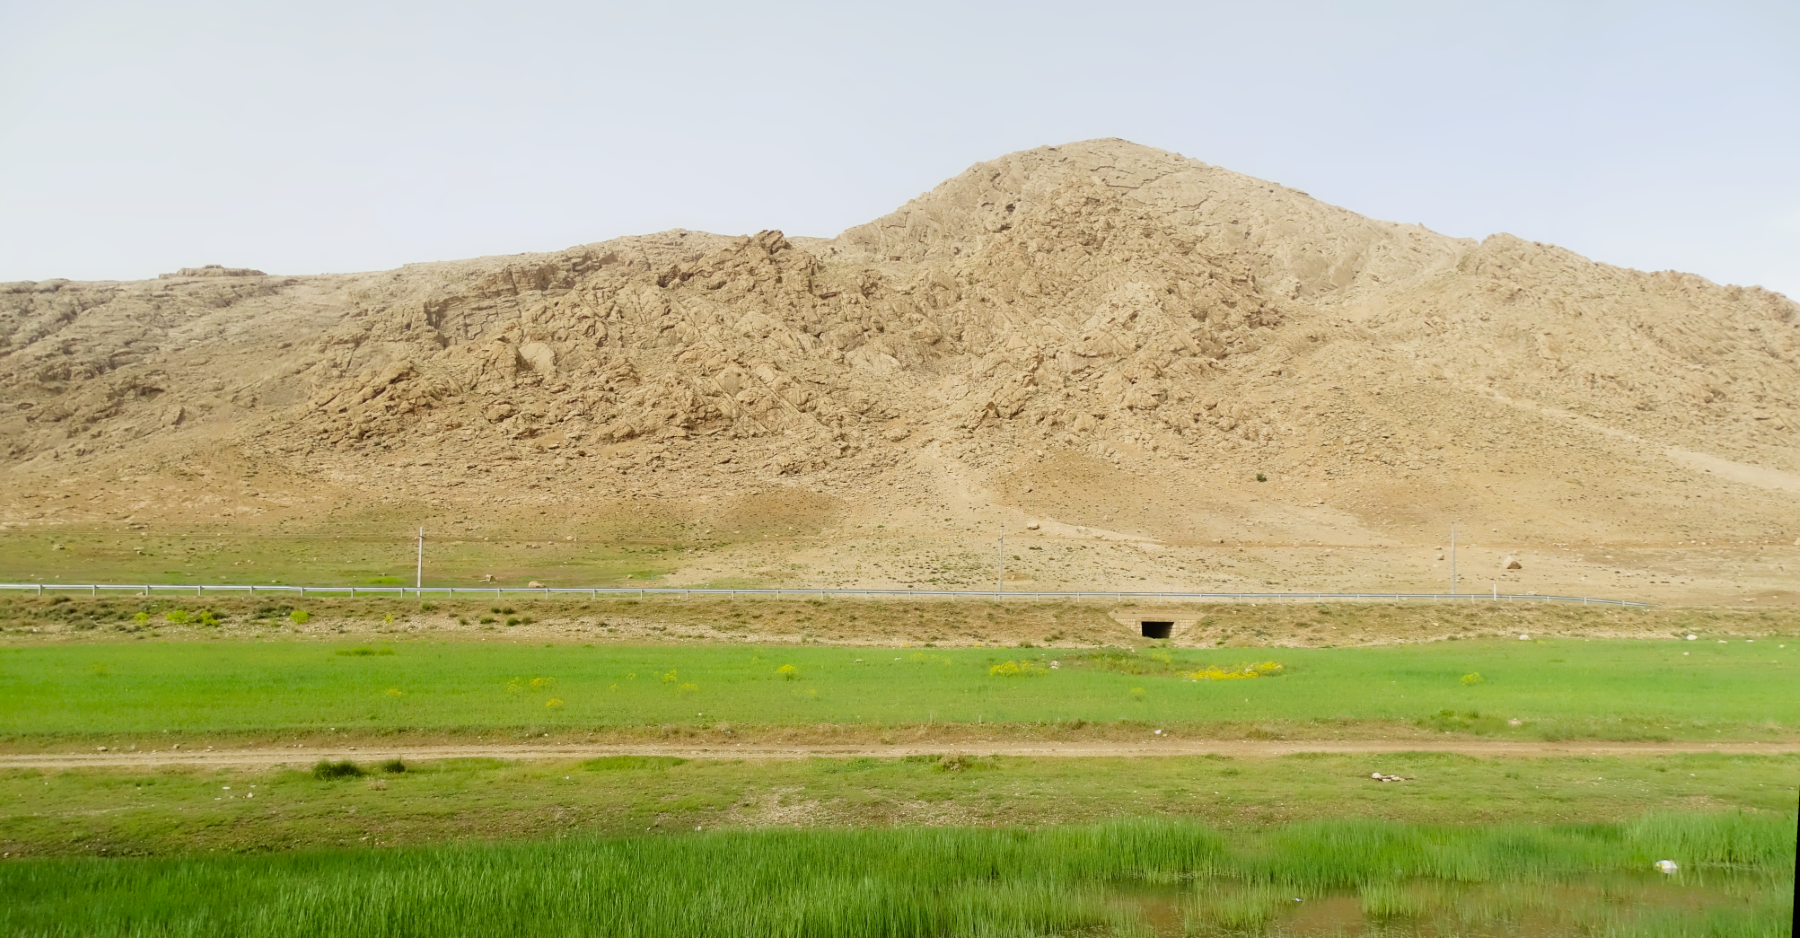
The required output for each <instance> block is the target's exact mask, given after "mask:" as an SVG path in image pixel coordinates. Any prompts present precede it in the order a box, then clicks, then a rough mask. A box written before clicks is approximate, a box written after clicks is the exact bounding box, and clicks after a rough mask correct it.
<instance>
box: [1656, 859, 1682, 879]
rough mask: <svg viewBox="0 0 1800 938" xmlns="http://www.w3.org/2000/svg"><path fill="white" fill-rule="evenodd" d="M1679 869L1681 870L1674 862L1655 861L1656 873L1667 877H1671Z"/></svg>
mask: <svg viewBox="0 0 1800 938" xmlns="http://www.w3.org/2000/svg"><path fill="white" fill-rule="evenodd" d="M1680 869H1681V867H1680V866H1677V865H1676V864H1675V861H1674V860H1658V861H1656V871H1657V872H1658V873H1662V874H1665V875H1668V876H1673V875H1675V873H1676V872H1678V871H1679V870H1680Z"/></svg>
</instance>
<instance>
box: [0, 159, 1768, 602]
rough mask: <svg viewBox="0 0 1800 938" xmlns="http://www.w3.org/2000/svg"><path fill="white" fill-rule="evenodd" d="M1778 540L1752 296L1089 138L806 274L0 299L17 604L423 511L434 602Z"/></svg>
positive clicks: (1421, 567)
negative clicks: (471, 590)
mask: <svg viewBox="0 0 1800 938" xmlns="http://www.w3.org/2000/svg"><path fill="white" fill-rule="evenodd" d="M1797 518H1800V306H1797V305H1796V304H1795V303H1793V302H1792V301H1791V300H1789V299H1788V298H1786V297H1782V296H1780V295H1777V294H1772V293H1768V292H1766V291H1762V290H1759V289H1755V288H1748V289H1746V288H1741V287H1735V286H1722V285H1718V284H1713V283H1709V282H1707V281H1705V280H1703V279H1701V278H1698V277H1694V276H1691V275H1687V274H1680V273H1674V272H1657V273H1644V272H1640V271H1631V270H1622V269H1618V268H1613V267H1608V266H1606V265H1603V264H1597V263H1594V262H1591V261H1588V260H1587V259H1585V258H1582V257H1579V256H1577V255H1574V254H1572V253H1570V252H1568V251H1565V250H1562V249H1559V248H1556V247H1554V246H1550V245H1544V244H1538V243H1533V242H1528V241H1524V240H1521V239H1519V238H1515V237H1512V236H1508V235H1496V236H1494V237H1491V238H1489V239H1487V240H1486V241H1483V242H1481V243H1476V242H1472V241H1466V240H1459V239H1454V238H1449V237H1445V236H1443V235H1439V234H1437V233H1435V232H1431V231H1429V230H1426V229H1424V228H1421V227H1419V226H1416V225H1405V224H1394V223H1389V222H1382V221H1377V220H1372V219H1368V218H1364V217H1362V216H1359V215H1356V214H1354V213H1352V212H1350V211H1347V210H1345V209H1342V208H1339V207H1336V206H1331V205H1326V204H1324V203H1320V202H1318V201H1316V200H1314V199H1312V198H1310V197H1309V196H1307V195H1306V194H1305V193H1301V192H1296V191H1293V190H1290V189H1286V188H1284V187H1282V186H1279V185H1276V184H1274V183H1269V182H1265V181H1262V180H1256V179H1252V178H1249V177H1245V176H1241V175H1239V174H1235V173H1231V172H1229V171H1226V170H1223V169H1220V168H1218V167H1214V166H1208V165H1206V164H1204V163H1201V162H1199V161H1196V160H1191V159H1185V158H1183V157H1180V156H1178V155H1176V154H1171V153H1166V152H1163V151H1159V150H1154V149H1151V148H1148V147H1142V146H1137V145H1134V144H1130V143H1126V142H1124V141H1118V140H1101V141H1087V142H1083V143H1078V144H1070V145H1068V146H1063V147H1042V148H1039V149H1036V150H1031V151H1025V152H1021V153H1016V154H1012V155H1009V156H1006V157H1002V158H1000V159H998V160H993V161H990V162H987V163H982V164H979V165H977V166H975V167H972V168H971V169H970V170H969V171H967V172H965V173H963V174H962V175H959V176H957V177H956V178H954V179H951V180H948V181H946V182H945V183H944V184H943V185H941V186H939V187H938V188H937V189H935V190H933V191H932V192H930V193H926V194H924V195H921V196H920V197H919V198H918V199H916V200H914V201H913V202H911V203H908V204H907V205H906V206H903V207H902V208H900V209H899V210H897V211H896V212H894V213H893V214H891V215H889V216H886V217H884V218H881V219H877V220H876V221H873V222H871V223H869V224H867V225H864V226H859V227H857V228H853V229H851V230H849V231H846V232H844V233H843V234H841V235H839V236H838V237H836V238H833V239H829V240H827V239H808V238H786V237H783V236H782V235H781V234H780V233H779V232H764V233H761V234H758V235H756V236H754V237H743V238H729V237H724V236H719V235H710V234H705V233H701V232H689V231H670V232H664V233H662V234H658V235H647V236H642V237H631V238H623V239H618V240H615V241H610V242H605V243H602V244H594V245H587V246H581V247H576V248H571V249H569V250H567V251H563V252H557V253H553V254H542V255H515V256H511V257H497V258H482V259H475V260H468V261H454V262H444V263H434V264H417V265H410V266H408V267H405V268H402V269H401V270H398V271H388V272H380V273H371V274H354V275H330V276H309V277H280V276H262V275H259V274H257V273H256V272H254V271H236V272H233V271H222V270H221V271H212V272H207V271H203V270H196V271H188V272H186V273H184V274H183V275H180V276H173V277H170V278H167V279H162V280H157V281H147V282H142V283H94V284H82V283H69V282H66V281H47V282H43V283H29V284H12V285H5V286H3V287H0V536H4V537H6V538H8V539H14V540H21V541H28V542H31V543H37V542H36V541H33V540H32V539H33V538H40V539H42V540H43V541H44V543H43V544H42V546H43V548H44V550H45V551H46V553H44V554H42V555H35V554H29V553H28V555H24V556H22V557H20V558H10V557H7V556H0V560H3V561H5V562H6V564H7V565H8V566H9V567H10V568H11V569H13V570H15V571H16V575H19V576H23V577H28V578H29V577H38V578H49V577H54V576H65V575H66V576H77V575H80V572H81V571H80V569H79V568H71V569H70V572H68V573H66V574H65V572H64V571H63V570H62V569H56V570H54V571H51V570H48V568H47V565H48V563H49V561H48V559H47V558H49V557H50V556H51V555H50V554H49V553H48V551H49V550H51V548H52V547H53V546H54V545H53V544H52V543H51V542H52V541H58V542H59V543H60V540H59V539H62V538H64V537H65V536H66V537H68V538H79V539H82V540H83V541H84V544H85V543H86V542H94V543H93V544H89V545H87V546H88V547H92V548H93V549H95V550H98V549H100V548H101V547H102V546H103V547H104V549H105V550H108V551H113V552H115V553H119V554H122V555H123V556H124V558H125V559H126V560H131V558H133V557H135V556H136V554H134V553H133V550H134V548H133V547H132V545H131V543H130V540H131V539H134V538H149V537H151V536H152V535H158V536H160V535H167V534H171V533H174V534H191V535H193V536H195V537H201V538H215V539H218V540H220V541H222V542H224V543H225V544H227V545H228V546H229V547H230V548H231V549H233V550H237V551H240V552H241V554H242V562H243V563H246V564H254V566H253V567H252V568H249V569H256V570H258V571H259V572H261V571H268V572H269V574H270V576H271V577H272V578H277V579H280V578H286V577H288V576H289V570H290V569H291V568H292V567H293V565H296V564H301V563H302V562H303V561H305V560H306V558H307V557H312V558H314V559H318V558H317V555H325V558H326V559H330V557H331V556H334V555H341V554H345V553H346V551H344V550H342V549H341V548H342V546H343V545H342V543H341V541H342V539H344V538H351V539H355V538H367V537H380V538H388V539H391V541H392V543H391V547H392V552H391V553H392V555H393V556H392V557H391V562H389V563H386V564H385V565H384V566H383V567H380V568H377V569H375V570H373V571H370V572H384V573H385V572H393V573H400V572H409V571H410V560H411V552H410V547H411V544H410V540H409V536H410V534H411V532H412V530H413V529H414V528H416V527H417V526H418V525H424V526H426V527H427V528H429V529H430V530H431V531H432V534H433V537H434V538H436V539H438V540H437V543H440V544H443V545H444V547H445V548H446V549H449V550H450V551H451V552H455V551H457V550H462V551H464V553H465V555H466V556H465V557H464V559H463V560H462V561H459V562H458V563H457V564H453V565H448V566H440V567H436V568H434V569H433V574H434V576H436V577H437V578H439V582H454V583H457V584H472V583H478V582H489V580H488V579H487V578H489V577H492V578H494V579H493V580H492V581H493V582H506V583H509V584H513V585H523V583H525V582H527V581H529V580H541V581H544V582H549V583H552V584H553V585H590V584H593V583H595V582H596V581H598V582H602V583H614V582H625V579H626V578H627V577H628V576H634V575H635V573H634V568H633V567H632V566H630V565H629V564H628V563H626V560H627V559H629V558H626V557H625V556H624V555H622V554H621V553H620V551H621V550H622V549H623V548H622V546H621V545H630V544H645V543H650V544H654V545H657V546H658V547H659V548H661V552H660V553H658V554H657V558H656V559H657V563H655V564H652V565H649V566H646V567H640V568H635V569H636V570H637V571H638V572H643V571H649V572H653V573H655V574H656V575H657V576H659V577H661V578H662V579H661V581H660V582H665V583H670V584H699V583H732V582H735V583H746V584H777V585H789V586H798V585H814V586H868V587H907V586H913V587H932V586H936V587H962V588H968V587H975V588H980V587H985V586H988V585H989V584H992V583H995V582H996V581H997V580H998V579H999V571H998V569H997V568H998V567H999V561H1000V559H1001V556H1002V554H1001V552H1000V550H999V545H998V538H999V537H1000V536H1001V535H1003V534H1004V535H1006V537H1007V541H1006V548H1005V553H1004V557H1005V561H1006V573H1005V580H1004V582H1005V583H1006V585H1007V586H1008V587H1009V588H1016V589H1021V590H1030V589H1132V588H1139V589H1168V590H1257V589H1295V590H1332V591H1336V590H1351V591H1354V590H1388V591H1409V592H1410V591H1426V590H1440V589H1444V588H1446V587H1447V586H1448V585H1449V580H1450V570H1449V564H1450V558H1449V556H1447V552H1446V548H1447V547H1448V542H1449V535H1450V529H1451V525H1452V524H1453V523H1458V524H1460V525H1461V531H1462V534H1461V535H1460V538H1459V541H1460V544H1459V551H1458V556H1457V559H1458V561H1459V568H1460V569H1459V574H1460V583H1459V585H1460V586H1461V587H1462V588H1463V589H1464V590H1467V591H1482V590H1484V589H1485V590H1498V591H1501V592H1507V591H1511V592H1538V593H1560V594H1575V595H1599V596H1608V597H1617V598H1634V599H1645V600H1650V601H1655V602H1663V603H1682V604H1707V605H1717V604H1732V605H1738V604H1748V605H1753V606H1766V605H1770V604H1781V605H1789V606H1791V605H1794V604H1796V603H1800V589H1797V588H1796V584H1797V582H1800V543H1797V542H1800V524H1797V523H1796V520H1795V519H1797ZM270 538H287V539H289V541H290V542H292V543H293V544H297V545H302V546H299V547H295V548H294V549H293V550H292V551H289V553H288V555H286V556H284V557H269V556H263V555H261V554H259V553H258V551H257V549H256V548H257V545H259V544H264V543H268V542H269V541H268V539H270ZM100 542H104V544H101V543H100ZM498 542H509V543H513V544H515V545H517V546H520V547H521V548H523V549H522V550H521V551H520V552H519V553H518V555H517V556H513V555H507V556H506V557H502V556H500V555H499V554H497V553H495V552H493V551H489V552H487V553H483V552H482V550H481V549H479V548H483V546H484V545H487V546H492V545H494V544H495V543H498ZM284 543H287V542H284ZM141 546H142V545H141V544H140V545H139V547H141ZM83 549H87V548H86V547H84V548H83ZM0 553H4V552H0ZM145 553H153V552H145ZM170 553H172V552H170ZM601 556H606V557H611V558H613V560H615V561H617V562H616V563H611V565H610V566H607V565H599V566H597V565H596V561H595V558H597V557H601ZM15 559H16V562H14V561H15ZM39 559H43V564H39ZM321 562H323V561H321ZM1515 562H1516V564H1517V566H1514V563H1515ZM388 567H391V568H393V569H391V570H390V569H388ZM652 567H653V568H654V569H653V570H652V569H651V568H652ZM130 569H131V570H132V571H133V573H132V575H133V576H143V577H162V576H165V575H173V574H180V573H182V572H183V571H185V570H187V569H188V568H187V567H186V566H184V562H181V561H179V560H178V559H177V560H176V561H175V562H170V558H169V557H156V558H146V559H145V560H144V562H143V563H142V564H141V565H139V566H136V567H131V568H130ZM309 569H311V568H309ZM319 569H325V568H323V567H321V568H319ZM330 569H332V570H334V571H336V572H337V573H338V574H339V575H349V572H350V571H351V570H353V569H355V565H354V564H347V563H346V564H340V565H338V566H337V567H332V568H330ZM170 571H173V574H171V573H170ZM227 572H229V573H238V572H248V569H246V568H238V569H236V570H230V571H219V574H220V575H223V574H224V573H227ZM646 575H648V574H646ZM212 576H213V574H210V573H209V579H208V581H209V582H216V580H215V579H212ZM294 581H295V580H292V579H291V578H290V582H294Z"/></svg>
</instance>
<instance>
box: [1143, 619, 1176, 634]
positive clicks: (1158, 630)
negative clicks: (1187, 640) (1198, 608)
mask: <svg viewBox="0 0 1800 938" xmlns="http://www.w3.org/2000/svg"><path fill="white" fill-rule="evenodd" d="M1138 626H1139V627H1140V628H1142V629H1143V630H1144V637H1145V638H1168V637H1169V633H1171V632H1173V631H1175V623H1173V622H1152V621H1150V620H1149V619H1144V620H1143V621H1141V622H1139V623H1138Z"/></svg>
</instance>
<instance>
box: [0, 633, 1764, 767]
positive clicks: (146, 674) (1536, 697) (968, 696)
mask: <svg viewBox="0 0 1800 938" xmlns="http://www.w3.org/2000/svg"><path fill="white" fill-rule="evenodd" d="M1797 656H1800V644H1794V643H1790V642H1787V641H1785V640H1779V639H1764V640H1761V641H1753V642H1752V641H1744V640H1741V639H1740V640H1736V641H1733V642H1729V643H1719V642H1714V641H1708V642H1675V641H1663V642H1643V641H1613V640H1595V641H1582V640H1539V641H1530V642H1520V641H1467V642H1438V643H1432V644H1428V645H1405V646H1388V647H1374V648H1314V649H1297V648H1289V649H1254V648H1241V649H1240V648H1226V649H1215V650H1193V649H1158V648H1145V649H1139V650H1131V649H1113V650H1085V651H1082V650H1069V649H1063V650H1055V651H1050V650H1045V649H938V648H923V649H880V648H873V649H854V648H835V647H813V646H802V647H796V646H783V647H755V646H748V647H745V646H739V647H731V646H716V645H709V646H655V647H627V646H610V645H573V644H558V645H523V644H512V643H505V642H498V641H496V642H473V641H462V642H450V643H446V642H427V641H397V642H392V643H388V644H379V643H374V644H361V645H348V644H328V643H321V642H291V641H262V642H242V641H240V642H207V643H201V642H179V643H177V642H140V643H130V644H97V645H81V644H66V645H52V646H36V647H15V648H12V649H8V650H0V734H3V735H4V737H6V738H10V739H12V740H14V741H15V742H18V741H22V740H34V739H35V740H40V741H41V740H44V739H47V738H54V737H69V738H79V739H95V738H105V739H107V740H108V741H110V742H111V743H112V744H114V745H131V744H133V743H135V744H137V745H141V746H144V747H145V748H149V747H151V746H152V745H154V744H155V741H156V739H157V737H158V736H160V735H161V734H166V733H169V734H181V735H182V736H188V737H192V736H196V735H205V734H281V733H317V732H320V731H327V730H337V731H355V732H366V733H388V732H393V731H411V730H426V731H434V732H455V733H470V734H475V733H482V734H488V733H496V732H526V731H531V732H551V731H566V730H577V729H583V730H595V729H611V730H619V729H627V728H632V727H645V726H664V725H669V724H675V725H681V726H702V727H705V726H713V725H716V724H719V723H729V724H733V725H736V726H742V727H768V726H798V725H816V724H821V723H825V724H862V725H873V726H912V725H923V724H942V723H952V724H973V723H978V722H979V723H983V724H987V723H998V724H1050V723H1061V724H1071V723H1074V722H1075V721H1085V722H1089V723H1110V722H1116V721H1126V722H1127V723H1130V724H1154V725H1156V726H1159V727H1165V726H1166V727H1169V728H1173V729H1182V730H1184V731H1191V732H1205V731H1206V730H1207V728H1208V727H1214V728H1217V727H1223V726H1234V727H1241V726H1245V725H1255V724H1259V723H1267V724H1269V725H1270V726H1274V727H1278V728H1279V729H1280V731H1281V732H1284V733H1298V734H1305V733H1307V732H1313V733H1321V734H1335V735H1343V734H1345V733H1347V732H1353V731H1354V730H1355V728H1356V727H1357V725H1359V724H1368V725H1395V724H1399V725H1407V726H1412V727H1415V728H1424V729H1429V730H1431V731H1434V732H1449V733H1468V734H1482V735H1494V736H1500V737H1506V736H1516V737H1521V738H1557V739H1560V738H1571V737H1599V738H1608V739H1707V740H1712V739H1739V738H1742V739H1773V738H1782V739H1785V738H1791V737H1792V736H1793V735H1794V733H1795V729H1796V727H1797V726H1800V695H1796V694H1794V693H1793V687H1794V680H1795V660H1796V657H1797ZM1263 660H1275V661H1278V662H1279V663H1280V664H1281V665H1282V673H1281V674H1280V675H1279V676H1269V677H1258V678H1253V679H1245V680H1200V681H1196V680H1192V679H1191V677H1192V675H1193V673H1194V672H1196V671H1198V670H1202V669H1205V668H1208V667H1219V668H1223V669H1235V668H1238V667H1241V666H1243V665H1245V664H1247V663H1252V662H1257V661H1263ZM1052 661H1056V662H1058V663H1059V664H1060V667H1058V668H1055V669H1051V668H1050V667H1049V664H1050V662H1052ZM1006 662H1013V663H1014V664H1015V665H1018V664H1021V663H1022V664H1025V665H1028V666H1029V667H1027V668H1026V669H1025V670H1026V672H1028V673H1021V674H1016V675H1010V676H1009V675H1007V674H995V673H993V671H994V669H995V667H996V666H1002V670H1003V671H1004V670H1006V669H1005V668H1004V665H1005V663H1006ZM1472 675H1478V676H1479V677H1478V678H1476V677H1472ZM1514 721H1517V722H1516V724H1515V723H1514Z"/></svg>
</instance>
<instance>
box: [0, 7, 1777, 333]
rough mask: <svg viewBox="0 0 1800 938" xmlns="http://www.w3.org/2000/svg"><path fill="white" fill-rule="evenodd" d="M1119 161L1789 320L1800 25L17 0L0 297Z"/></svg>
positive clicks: (766, 211) (9, 73)
mask: <svg viewBox="0 0 1800 938" xmlns="http://www.w3.org/2000/svg"><path fill="white" fill-rule="evenodd" d="M1090 137H1124V138H1127V139H1130V140H1134V141H1137V142H1139V143H1144V144H1149V145H1151V146H1157V147H1162V148H1165V149H1169V150H1175V151H1178V152H1180V153H1182V154H1184V155H1186V156H1191V157H1196V158H1199V159H1202V160H1205V161H1207V162H1209V163H1214V164H1217V165H1220V166H1224V167H1227V168H1230V169H1234V170H1237V171H1240V172H1244V173H1249V174H1251V175H1254V176H1260V177H1263V178H1266V179H1272V180H1275V181H1278V182H1281V183H1284V184H1286V185H1289V186H1293V187H1295V188H1298V189H1303V190H1305V191H1307V192H1309V193H1311V194H1312V195H1313V196H1315V197H1317V198H1320V199H1324V200H1326V201H1328V202H1333V203H1336V204H1338V205H1342V206H1345V207H1347V208H1350V209H1352V210H1354V211H1357V212H1361V213H1363V214H1365V215H1371V216H1374V217H1377V218H1385V219H1392V220H1396V221H1408V222H1415V221H1416V222H1423V223H1425V224H1426V225H1428V226H1430V227H1431V228H1433V229H1435V230H1438V231H1442V232H1447V233H1450V234H1454V235H1462V236H1470V237H1482V236H1485V235H1488V234H1491V233H1493V232H1497V231H1509V232H1512V233H1514V234H1517V235H1520V236H1521V237H1526V238H1531V239H1534V240H1539V241H1549V242H1554V243H1556V244H1560V245H1563V246H1565V247H1569V248H1572V249H1574V250H1576V251H1579V252H1581V253H1583V254H1586V255H1588V256H1590V257H1593V258H1595V259H1597V260H1602V261H1607V262H1609V263H1615V264H1622V265H1626V266H1631V267H1638V268H1644V269H1652V270H1654V269H1663V268H1676V269H1680V270H1688V271H1694V272H1697V273H1700V274H1703V275H1705V276H1707V277H1710V278H1712V279H1714V280H1718V281H1722V282H1729V283H1743V284H1752V283H1755V284H1762V285H1764V286H1767V287H1770V288H1771V289H1778V290H1781V291H1783V292H1785V293H1787V294H1788V295H1790V296H1794V297H1797V298H1800V173H1797V172H1796V168H1797V167H1800V2H1795V0H1780V2H1766V3H1730V2H1704V3H1701V2H1696V3H1688V4H1658V3H1652V2H1622V3H1602V2H1593V3H1584V2H1579V0H1561V2H1555V3H1530V2H1514V0H1508V2H1487V3H1457V2H1449V0H1436V2H1419V3H1382V2H1363V3H1272V2H1256V3H1252V2H1248V0H1240V2H1236V3H1166V4H1156V3H1120V2H1111V3H1093V2H1085V3H1080V4H1063V3H1055V2H1031V3H1025V2H1020V3H978V2H956V3H935V2H919V0H907V2H889V3H884V4H867V3H853V2H836V3H818V4H808V3H784V2H776V0H765V2H757V3H749V2H734V3H708V2H686V3H679V4H664V3H649V2H641V3H633V4H621V3H603V2H596V3H548V2H529V0H526V2H520V0H515V2H511V3H504V4H501V3H494V4H484V5H476V4H460V3H455V2H432V3H383V2H370V0H359V2H355V3H338V2H324V0H309V2H306V3H286V4H272V3H256V2H249V0H235V2H230V3H224V2H220V3H205V2H158V0H135V2H118V3H107V2H86V0H59V2H55V3H49V2H31V3H27V2H21V0H0V280H17V279H30V280H36V279H45V278H49V277H69V278H75V279H126V278H140V277H151V276H154V275H156V274H157V273H159V272H162V271H169V270H174V269H175V268H177V267H182V266H193V265H198V264H205V263H221V264H226V265H230V266H247V267H258V268H262V269H264V270H268V271H271V272H279V273H312V272H322V271H348V270H369V269H379V268H386V267H393V266H397V265H399V264H402V263H406V262H409V261H423V260H439V259H447V258H455V257H468V256H474V255H480V254H504V253H515V252H520V251H537V250H552V249H557V248H562V247H567V246H569V245H572V244H580V243H585V242H591V241H599V240H603V239H606V238H611V237H615V236H618V235H624V234H634V233H642V232H648V231H657V230H661V229H665V228H673V227H684V228H692V229H702V230H707V231H716V232H723V233H728V234H736V233H746V232H754V231H757V230H759V229H762V228H780V229H782V230H784V231H786V232H788V233H789V234H804V235H821V236H829V235H833V234H836V233H837V232H838V231H840V230H842V229H844V228H846V227H848V226H850V225H854V224H858V223H861V222H864V221H868V220H869V219H872V218H875V217H877V216H879V215H882V214H884V213H886V212H888V211H891V210H892V209H894V208H895V207H897V206H899V205H900V204H901V203H903V202H905V201H906V200H907V199H909V198H912V197H913V196H915V195H918V194H919V193H920V192H923V191H925V190H927V189H929V188H931V187H932V186H934V185H936V184H937V183H938V182H940V181H942V180H943V179H945V178H947V177H949V176H952V175H954V174H956V173H958V172H960V171H962V170H963V169H965V168H967V167H968V166H969V165H970V164H972V163H975V162H979V161H981V160H985V159H991V158H993V157H996V156H999V155H1001V154H1004V153H1007V152H1010V151H1013V150H1019V149H1024V148H1028V147H1033V146H1037V145H1040V144H1056V143H1065V142H1068V141H1073V140H1081V139H1086V138H1090Z"/></svg>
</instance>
